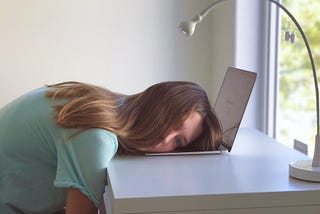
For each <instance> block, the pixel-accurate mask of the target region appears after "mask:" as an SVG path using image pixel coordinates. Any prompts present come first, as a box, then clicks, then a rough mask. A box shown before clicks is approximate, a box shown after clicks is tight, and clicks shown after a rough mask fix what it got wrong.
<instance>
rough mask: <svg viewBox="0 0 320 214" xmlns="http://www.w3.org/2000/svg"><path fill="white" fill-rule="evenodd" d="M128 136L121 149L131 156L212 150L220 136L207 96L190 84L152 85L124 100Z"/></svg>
mask: <svg viewBox="0 0 320 214" xmlns="http://www.w3.org/2000/svg"><path fill="white" fill-rule="evenodd" d="M120 116H121V118H122V121H124V124H123V126H122V127H123V128H124V129H125V130H126V131H125V133H127V134H126V135H125V136H119V140H120V145H121V146H122V147H123V148H124V149H125V150H128V151H134V152H169V151H173V150H184V151H185V150H188V151H189V150H215V149H217V148H218V146H219V145H220V143H221V138H222V133H221V126H220V123H219V120H218V119H217V117H216V116H215V114H214V112H213V109H212V106H211V105H210V102H209V99H208V97H207V94H206V92H205V91H204V89H203V88H202V87H200V86H199V85H197V84H195V83H192V82H183V81H174V82H162V83H158V84H155V85H153V86H151V87H149V88H147V89H146V90H145V91H143V92H141V93H139V94H135V95H131V96H128V97H126V99H124V100H123V104H122V109H121V115H120Z"/></svg>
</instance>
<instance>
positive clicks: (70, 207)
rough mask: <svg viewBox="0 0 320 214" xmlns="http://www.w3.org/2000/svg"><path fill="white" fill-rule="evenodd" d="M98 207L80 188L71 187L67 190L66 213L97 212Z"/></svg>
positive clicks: (87, 213) (92, 213)
mask: <svg viewBox="0 0 320 214" xmlns="http://www.w3.org/2000/svg"><path fill="white" fill-rule="evenodd" d="M97 213H98V209H97V208H96V207H95V206H94V204H93V203H92V201H90V200H89V198H88V197H87V196H86V195H84V194H83V193H82V192H80V191H79V190H78V189H75V188H69V189H68V192H67V202H66V214H97Z"/></svg>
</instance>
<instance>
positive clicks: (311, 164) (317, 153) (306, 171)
mask: <svg viewBox="0 0 320 214" xmlns="http://www.w3.org/2000/svg"><path fill="white" fill-rule="evenodd" d="M225 1H227V0H218V1H216V2H214V3H213V4H211V5H210V6H209V7H208V8H207V9H205V10H204V11H202V12H201V13H200V14H198V15H196V16H195V17H194V18H193V19H192V20H190V21H185V22H181V23H180V24H179V29H180V30H181V31H182V32H183V33H184V34H185V35H187V36H192V34H193V33H194V31H195V28H196V25H197V24H198V23H200V22H201V21H202V20H203V19H204V18H205V17H206V16H207V15H208V14H209V13H210V12H211V11H212V10H213V9H214V8H216V7H217V6H219V5H220V4H221V3H223V2H225ZM268 1H270V2H272V3H274V4H275V5H277V6H278V7H279V8H281V9H282V10H283V11H284V12H285V13H286V14H287V15H288V16H289V17H290V19H291V20H292V21H293V22H294V24H295V25H296V27H297V28H298V30H299V32H300V34H301V36H302V38H303V40H304V43H305V45H306V47H307V49H308V55H309V58H310V61H311V66H312V73H313V80H314V86H315V95H316V111H317V134H316V137H315V149H314V155H313V160H299V161H296V162H293V163H290V164H289V175H290V176H291V177H294V178H298V179H302V180H307V181H315V182H320V136H319V134H320V125H319V124H320V114H319V87H318V81H317V73H316V68H315V64H314V60H313V56H312V52H311V48H310V45H309V42H308V39H307V37H306V35H305V33H304V32H303V30H302V28H301V26H300V24H299V23H298V21H297V20H296V18H295V17H294V16H293V15H292V14H291V13H290V11H289V10H288V9H287V8H285V7H284V6H283V5H281V4H280V3H279V2H277V1H275V0H268Z"/></svg>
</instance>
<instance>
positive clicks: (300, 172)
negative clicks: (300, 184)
mask: <svg viewBox="0 0 320 214" xmlns="http://www.w3.org/2000/svg"><path fill="white" fill-rule="evenodd" d="M289 175H290V176H291V177H294V178H297V179H300V180H305V181H313V182H320V167H312V160H299V161H295V162H292V163H290V165H289Z"/></svg>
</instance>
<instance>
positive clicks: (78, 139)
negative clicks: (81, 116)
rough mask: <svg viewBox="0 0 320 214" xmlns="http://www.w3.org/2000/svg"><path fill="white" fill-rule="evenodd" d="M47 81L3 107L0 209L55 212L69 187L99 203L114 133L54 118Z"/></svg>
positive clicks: (0, 118) (0, 112) (113, 149)
mask: <svg viewBox="0 0 320 214" xmlns="http://www.w3.org/2000/svg"><path fill="white" fill-rule="evenodd" d="M46 90H48V89H47V88H46V87H43V88H40V89H36V90H34V91H31V92H29V93H27V94H25V95H23V96H21V97H19V98H18V99H16V100H14V101H13V102H11V103H9V104H8V105H6V106H4V107H3V108H2V109H0V213H1V214H6V213H53V212H55V211H57V210H61V209H62V208H63V207H64V206H65V202H66V193H67V188H68V187H74V188H76V189H79V190H80V191H81V192H82V193H83V194H85V195H86V196H87V197H88V198H89V199H90V200H91V201H92V202H93V203H94V204H95V206H96V207H98V206H99V204H100V202H101V200H102V194H103V191H104V186H105V184H106V167H107V164H108V163H109V161H110V160H111V158H112V157H113V156H114V154H115V153H116V151H117V148H118V142H117V137H116V135H115V134H114V133H112V132H109V131H106V130H103V129H89V130H86V131H83V132H81V133H80V134H78V135H75V136H74V137H72V138H70V136H71V135H72V134H74V133H76V132H77V131H78V130H76V129H64V128H60V127H58V126H57V125H56V124H55V122H54V115H55V112H54V109H53V108H52V104H53V103H52V102H51V100H50V99H49V98H47V97H45V91H46Z"/></svg>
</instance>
